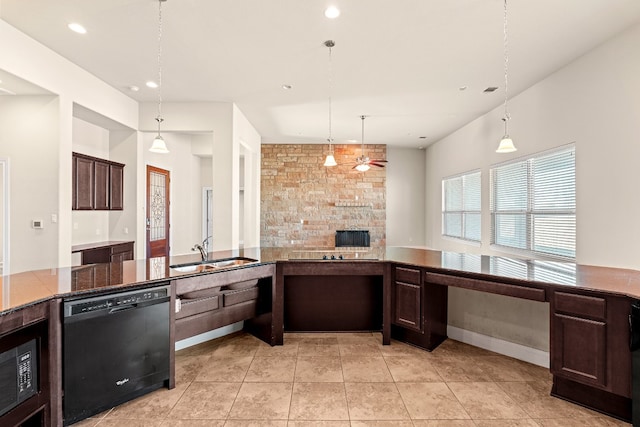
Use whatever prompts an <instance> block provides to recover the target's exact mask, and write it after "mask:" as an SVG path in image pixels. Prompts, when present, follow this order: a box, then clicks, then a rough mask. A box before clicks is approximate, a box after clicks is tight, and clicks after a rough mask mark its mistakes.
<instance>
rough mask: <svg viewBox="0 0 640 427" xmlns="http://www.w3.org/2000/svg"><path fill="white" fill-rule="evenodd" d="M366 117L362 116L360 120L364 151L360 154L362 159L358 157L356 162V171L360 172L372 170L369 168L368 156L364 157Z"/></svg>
mask: <svg viewBox="0 0 640 427" xmlns="http://www.w3.org/2000/svg"><path fill="white" fill-rule="evenodd" d="M365 117H366V116H360V118H361V119H362V139H361V141H362V151H361V153H360V157H358V158H357V159H356V162H357V163H358V164H357V165H356V170H357V171H360V172H366V171H368V170H369V169H371V166H369V158H368V157H367V156H365V155H364V118H365Z"/></svg>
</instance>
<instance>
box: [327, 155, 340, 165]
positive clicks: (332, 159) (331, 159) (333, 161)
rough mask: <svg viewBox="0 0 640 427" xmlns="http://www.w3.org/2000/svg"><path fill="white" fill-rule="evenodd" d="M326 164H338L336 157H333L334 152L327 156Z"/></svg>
mask: <svg viewBox="0 0 640 427" xmlns="http://www.w3.org/2000/svg"><path fill="white" fill-rule="evenodd" d="M324 165H325V166H338V163H337V162H336V159H335V157H333V153H329V154H327V158H326V159H325V161H324Z"/></svg>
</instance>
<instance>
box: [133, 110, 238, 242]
mask: <svg viewBox="0 0 640 427" xmlns="http://www.w3.org/2000/svg"><path fill="white" fill-rule="evenodd" d="M162 112H163V117H164V122H163V126H162V129H163V132H169V133H172V132H177V133H180V132H183V133H184V132H206V133H208V134H209V135H210V136H212V138H213V141H212V145H211V148H212V151H211V154H212V158H213V162H214V164H215V165H216V166H215V167H214V168H213V176H212V178H211V187H212V189H213V194H214V197H215V200H214V212H213V235H214V237H213V242H212V245H211V246H210V250H220V249H229V248H231V247H232V246H231V244H232V241H231V228H232V227H231V224H232V221H231V218H232V215H231V210H230V206H231V200H232V191H231V176H232V170H233V169H232V166H233V158H232V144H233V142H232V141H233V137H232V104H229V103H222V102H219V103H216V102H206V103H205V102H201V103H163V104H162ZM156 115H157V105H156V104H154V103H144V104H141V105H140V130H143V131H149V132H154V129H155V128H156V127H157V125H156V122H155V117H156ZM199 141H200V143H201V141H202V140H201V138H199ZM150 144H151V139H147V140H146V142H145V144H144V151H145V152H147V149H148V148H149V146H150ZM167 145H168V147H169V150H171V154H170V155H171V156H172V155H173V153H174V152H175V150H173V149H172V147H171V144H170V141H167ZM189 152H191V151H189ZM139 168H142V169H144V165H140V164H139ZM141 172H142V177H140V175H139V179H142V182H144V179H145V178H144V171H141ZM139 173H140V172H139ZM199 191H200V192H201V191H202V189H200V190H199ZM138 197H139V198H140V197H143V196H141V195H140V194H139V195H138ZM141 221H143V219H139V223H141ZM199 235H200V233H198V236H199ZM200 240H201V239H200ZM197 241H199V240H194V241H193V242H191V245H193V243H195V242H197ZM176 253H178V252H176Z"/></svg>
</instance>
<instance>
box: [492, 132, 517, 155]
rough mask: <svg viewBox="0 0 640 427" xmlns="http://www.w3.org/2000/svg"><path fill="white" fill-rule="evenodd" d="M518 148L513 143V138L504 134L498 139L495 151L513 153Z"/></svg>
mask: <svg viewBox="0 0 640 427" xmlns="http://www.w3.org/2000/svg"><path fill="white" fill-rule="evenodd" d="M517 150H518V149H517V148H516V147H515V145H513V140H512V139H511V138H510V137H509V135H505V136H503V137H502V139H501V140H500V145H499V146H498V149H497V150H496V153H513V152H514V151H517Z"/></svg>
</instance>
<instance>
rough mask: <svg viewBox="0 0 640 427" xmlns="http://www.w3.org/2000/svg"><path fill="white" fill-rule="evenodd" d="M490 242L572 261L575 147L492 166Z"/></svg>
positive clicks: (574, 217)
mask: <svg viewBox="0 0 640 427" xmlns="http://www.w3.org/2000/svg"><path fill="white" fill-rule="evenodd" d="M490 204H491V243H492V244H494V245H498V246H504V247H508V248H513V249H516V250H521V251H526V252H527V253H529V254H538V255H546V256H552V257H559V258H563V259H570V260H574V259H575V257H576V167H575V147H574V146H573V145H571V146H570V147H569V148H563V149H561V150H554V151H553V152H546V153H541V154H539V155H537V156H535V157H531V158H529V159H526V160H520V161H516V162H512V163H507V164H502V165H499V166H496V167H494V168H492V169H491V203H490Z"/></svg>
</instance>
